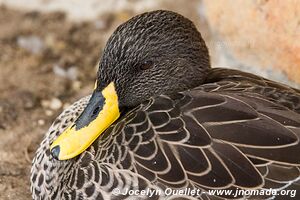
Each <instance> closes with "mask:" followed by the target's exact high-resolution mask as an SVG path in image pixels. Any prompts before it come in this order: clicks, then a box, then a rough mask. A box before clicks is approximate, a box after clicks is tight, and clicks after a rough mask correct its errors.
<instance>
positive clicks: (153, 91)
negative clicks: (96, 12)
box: [97, 10, 210, 106]
mask: <svg viewBox="0 0 300 200" xmlns="http://www.w3.org/2000/svg"><path fill="white" fill-rule="evenodd" d="M209 68H210V61H209V54H208V49H207V47H206V45H205V42H204V40H203V39H202V37H201V34H200V33H199V32H198V31H197V29H196V27H195V25H194V24H193V23H192V22H191V21H190V20H189V19H187V18H185V17H183V16H181V15H179V14H177V13H174V12H171V11H165V10H158V11H152V12H147V13H143V14H141V15H138V16H135V17H133V18H132V19H130V20H129V21H127V22H125V23H124V24H122V25H120V26H119V27H118V28H117V29H116V30H115V31H114V33H113V34H112V36H111V37H110V38H109V40H108V42H107V44H106V47H105V49H104V53H103V56H102V59H101V61H100V66H99V71H98V76H97V82H98V88H97V89H98V90H99V91H101V90H102V89H103V88H104V87H105V86H107V85H108V84H109V83H110V82H114V83H115V86H116V90H117V93H118V97H119V105H120V106H134V105H137V104H139V103H141V102H143V101H144V100H146V99H148V98H150V97H151V96H157V95H160V94H166V93H172V92H178V91H183V90H186V89H188V88H193V87H195V86H198V85H200V84H201V83H202V82H203V81H204V79H205V76H206V74H207V71H208V69H209Z"/></svg>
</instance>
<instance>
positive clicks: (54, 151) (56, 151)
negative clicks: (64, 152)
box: [51, 146, 60, 160]
mask: <svg viewBox="0 0 300 200" xmlns="http://www.w3.org/2000/svg"><path fill="white" fill-rule="evenodd" d="M59 152H60V147H59V146H55V147H53V148H52V149H51V155H52V156H53V158H55V159H56V160H58V156H59Z"/></svg>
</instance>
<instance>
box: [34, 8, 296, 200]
mask: <svg viewBox="0 0 300 200" xmlns="http://www.w3.org/2000/svg"><path fill="white" fill-rule="evenodd" d="M158 12H164V11H158ZM172 15H176V14H172ZM207 60H208V59H207ZM103 73H104V72H103ZM204 74H206V73H204ZM98 76H101V70H100V72H99V73H98ZM108 78H109V79H111V78H112V77H108ZM88 100H89V97H85V98H82V99H80V100H79V101H77V102H76V103H74V104H73V105H72V106H71V107H69V108H68V109H66V110H65V111H64V112H63V113H62V114H61V115H60V116H59V117H58V118H57V119H56V120H55V121H54V123H53V125H52V126H51V127H50V129H49V131H48V133H47V134H46V137H45V139H44V140H43V142H42V143H41V145H40V147H39V149H38V150H37V153H36V156H35V158H34V160H33V166H32V170H31V190H32V196H33V199H105V200H106V199H202V200H208V199H212V200H215V199H217V200H218V199H229V198H231V197H220V196H219V197H217V196H209V195H208V194H207V193H204V192H206V191H208V190H210V189H233V190H235V189H237V188H240V189H246V188H248V189H249V188H250V189H262V188H265V189H268V188H273V189H278V190H282V189H294V190H297V191H298V192H300V181H299V177H300V176H299V175H300V169H299V166H300V159H299V155H300V143H299V138H300V91H299V90H296V89H293V88H290V87H288V86H285V85H281V84H278V83H275V82H273V81H270V80H267V79H263V78H261V77H258V76H255V75H252V74H248V73H244V72H240V71H237V70H229V69H221V68H213V69H210V70H209V73H208V74H207V75H206V78H205V79H203V80H201V81H199V83H198V86H197V87H194V88H192V89H189V90H184V91H177V92H172V94H170V93H169V94H161V95H158V96H156V97H150V98H148V100H147V101H144V102H143V103H141V104H139V105H137V106H135V107H133V108H131V109H130V110H128V111H127V112H126V113H125V114H124V115H123V116H122V117H121V118H120V119H118V121H117V122H115V123H114V124H113V125H112V126H111V127H110V128H108V129H107V130H106V131H105V132H104V133H103V134H101V136H100V137H99V138H98V139H97V140H96V141H95V142H94V143H93V145H92V146H90V147H89V148H88V149H87V150H86V151H85V152H84V153H82V154H81V155H80V156H78V157H76V158H74V159H71V160H67V161H57V160H55V159H53V158H52V156H51V154H50V150H49V146H50V144H51V143H52V141H53V140H54V139H55V138H56V137H57V136H58V135H59V134H60V133H61V132H62V131H63V130H64V129H65V128H66V127H67V126H68V125H70V124H71V123H72V122H73V121H74V120H76V118H77V117H78V116H79V115H80V113H81V112H82V111H83V109H84V107H85V106H86V105H87V103H88ZM124 102H125V101H124ZM167 187H169V188H173V189H178V188H198V189H200V190H201V191H202V193H201V194H200V195H199V196H193V197H192V196H180V197H178V196H168V197H166V196H154V197H152V198H149V197H146V196H122V195H119V196H116V195H113V194H112V191H113V189H115V188H118V189H119V190H120V191H124V190H125V189H139V190H143V189H147V188H151V189H162V190H164V189H165V188H167ZM239 198H243V199H246V198H247V199H270V198H273V196H256V197H243V196H240V197H239ZM276 199H287V197H286V196H277V197H276Z"/></svg>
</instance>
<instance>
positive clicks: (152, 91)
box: [51, 10, 210, 160]
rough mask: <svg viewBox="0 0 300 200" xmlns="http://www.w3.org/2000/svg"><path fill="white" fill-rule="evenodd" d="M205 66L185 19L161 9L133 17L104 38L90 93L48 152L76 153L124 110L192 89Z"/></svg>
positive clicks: (197, 36)
mask: <svg viewBox="0 0 300 200" xmlns="http://www.w3.org/2000/svg"><path fill="white" fill-rule="evenodd" d="M209 68H210V61H209V54H208V50H207V47H206V45H205V42H204V40H203V39H202V37H201V34H200V33H199V32H198V31H197V29H196V27H195V26H194V24H193V23H192V22H191V21H190V20H189V19H187V18H185V17H183V16H181V15H179V14H177V13H174V12H171V11H162V10H159V11H153V12H147V13H144V14H141V15H138V16H136V17H133V18H132V19H130V20H128V21H127V22H125V23H124V24H122V25H120V26H119V27H118V28H117V29H116V30H115V31H114V33H113V34H112V35H111V37H110V38H109V40H108V42H107V44H106V47H105V49H104V52H103V55H102V59H101V61H100V64H99V70H98V73H97V81H96V84H95V89H94V92H93V94H92V97H91V98H90V100H89V103H88V105H87V107H86V108H85V110H84V111H83V113H82V114H81V115H80V116H79V118H78V119H77V120H76V121H75V123H74V124H73V125H72V126H70V127H69V128H67V129H66V130H65V131H64V132H63V133H62V134H61V135H60V136H59V137H58V138H57V139H56V140H55V141H54V142H53V144H52V145H51V152H52V155H53V156H54V157H55V158H57V159H59V160H65V159H69V158H73V157H75V156H77V155H78V154H80V153H82V152H83V151H84V150H85V149H87V148H88V147H89V146H90V145H91V144H92V142H93V141H94V140H95V139H97V137H98V136H99V135H100V134H101V133H102V132H104V131H105V129H106V128H108V127H109V126H110V125H111V124H112V123H113V122H114V121H115V120H116V119H118V117H119V116H120V112H121V111H122V110H123V108H126V107H132V106H136V105H138V104H140V103H142V102H143V101H145V100H147V99H148V98H150V97H152V96H157V95H160V94H170V93H174V92H179V91H183V90H187V89H189V88H193V87H196V86H198V85H200V84H201V83H202V82H203V81H204V80H205V77H206V74H207V73H208V70H209Z"/></svg>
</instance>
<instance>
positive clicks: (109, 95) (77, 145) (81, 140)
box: [50, 82, 120, 160]
mask: <svg viewBox="0 0 300 200" xmlns="http://www.w3.org/2000/svg"><path fill="white" fill-rule="evenodd" d="M119 116H120V111H119V105H118V96H117V93H116V90H115V86H114V83H113V82H112V83H110V84H109V85H108V86H107V87H106V88H104V89H103V90H102V92H100V91H96V90H95V91H94V93H93V95H92V97H91V98H90V100H89V103H88V105H87V106H86V108H85V110H84V111H83V112H82V114H81V115H80V116H79V117H78V119H77V120H76V121H75V122H74V124H72V125H71V126H70V127H68V128H67V129H66V130H65V131H64V132H63V133H62V134H61V135H60V136H59V137H58V138H57V139H56V140H55V141H54V142H53V143H52V145H51V147H50V149H51V153H52V155H53V156H54V157H55V158H56V159H59V160H66V159H70V158H73V157H75V156H77V155H79V154H80V153H82V152H83V151H84V150H86V149H87V148H88V147H89V146H90V145H91V144H92V143H93V142H94V141H95V140H96V139H97V138H98V137H99V135H100V134H101V133H103V132H104V131H105V130H106V129H107V128H108V127H109V126H110V125H111V124H112V123H113V122H114V121H115V120H117V119H118V118H119Z"/></svg>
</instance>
